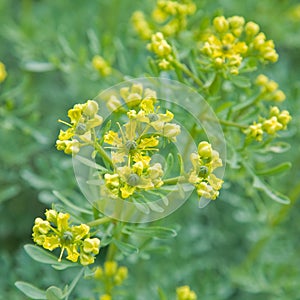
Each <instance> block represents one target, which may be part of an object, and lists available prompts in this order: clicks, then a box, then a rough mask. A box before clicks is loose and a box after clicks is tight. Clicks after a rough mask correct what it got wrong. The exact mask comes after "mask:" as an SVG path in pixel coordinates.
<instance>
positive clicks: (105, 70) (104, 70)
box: [92, 55, 112, 77]
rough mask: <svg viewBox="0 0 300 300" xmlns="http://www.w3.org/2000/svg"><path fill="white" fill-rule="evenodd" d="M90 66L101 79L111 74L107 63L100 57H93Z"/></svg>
mask: <svg viewBox="0 0 300 300" xmlns="http://www.w3.org/2000/svg"><path fill="white" fill-rule="evenodd" d="M92 65H93V67H94V69H95V70H97V71H98V72H99V74H100V75H101V76H103V77H106V76H108V75H110V74H111V72H112V70H111V67H110V66H109V64H108V62H107V61H106V60H105V59H104V58H103V57H102V56H100V55H95V56H94V57H93V59H92Z"/></svg>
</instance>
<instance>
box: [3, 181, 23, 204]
mask: <svg viewBox="0 0 300 300" xmlns="http://www.w3.org/2000/svg"><path fill="white" fill-rule="evenodd" d="M20 190H21V189H20V187H19V186H17V185H11V186H8V187H6V188H3V189H2V191H1V192H0V203H1V202H4V201H6V200H9V199H11V198H13V197H15V196H16V195H18V194H19V192H20Z"/></svg>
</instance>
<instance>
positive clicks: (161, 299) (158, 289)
mask: <svg viewBox="0 0 300 300" xmlns="http://www.w3.org/2000/svg"><path fill="white" fill-rule="evenodd" d="M157 292H158V295H159V299H160V300H167V299H168V298H167V296H166V294H165V293H164V292H163V290H162V289H161V288H160V287H159V288H157Z"/></svg>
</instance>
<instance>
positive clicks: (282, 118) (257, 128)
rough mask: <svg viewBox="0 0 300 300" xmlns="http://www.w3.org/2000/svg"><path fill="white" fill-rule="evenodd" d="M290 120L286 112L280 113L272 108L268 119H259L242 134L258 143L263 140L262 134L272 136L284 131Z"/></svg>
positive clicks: (276, 108) (275, 107)
mask: <svg viewBox="0 0 300 300" xmlns="http://www.w3.org/2000/svg"><path fill="white" fill-rule="evenodd" d="M291 119H292V117H291V116H290V114H289V112H288V111H287V110H283V111H280V110H279V108H278V107H277V106H273V107H271V109H270V113H269V118H268V119H261V121H260V122H259V123H256V122H254V123H253V124H252V125H250V126H249V127H248V128H247V129H246V130H245V131H244V133H245V134H246V135H247V137H248V138H250V139H255V140H256V141H259V142H260V141H262V140H263V134H264V132H265V133H266V134H268V135H274V134H276V133H277V132H278V131H279V130H285V129H286V128H287V125H288V123H289V122H290V121H291Z"/></svg>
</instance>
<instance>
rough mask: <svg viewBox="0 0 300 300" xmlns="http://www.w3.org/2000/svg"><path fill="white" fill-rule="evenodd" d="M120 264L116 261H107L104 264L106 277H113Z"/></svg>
mask: <svg viewBox="0 0 300 300" xmlns="http://www.w3.org/2000/svg"><path fill="white" fill-rule="evenodd" d="M117 269H118V264H117V262H115V261H106V262H105V263H104V273H105V276H108V277H112V276H114V275H115V274H116V273H117Z"/></svg>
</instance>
